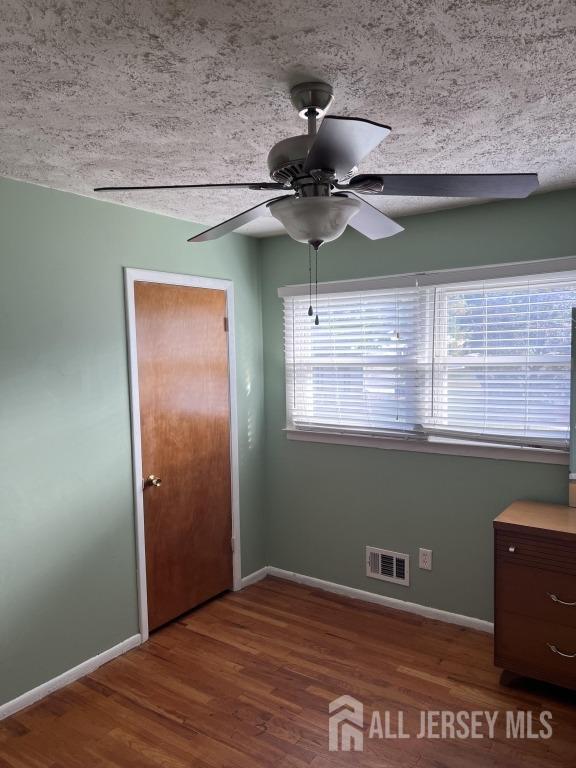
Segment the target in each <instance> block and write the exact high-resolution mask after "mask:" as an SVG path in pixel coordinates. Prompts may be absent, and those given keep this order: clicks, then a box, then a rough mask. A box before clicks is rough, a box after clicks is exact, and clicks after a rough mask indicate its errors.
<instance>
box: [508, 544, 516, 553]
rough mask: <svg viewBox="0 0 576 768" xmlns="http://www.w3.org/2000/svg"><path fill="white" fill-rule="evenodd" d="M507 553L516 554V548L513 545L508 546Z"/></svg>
mask: <svg viewBox="0 0 576 768" xmlns="http://www.w3.org/2000/svg"><path fill="white" fill-rule="evenodd" d="M508 552H512V554H514V552H516V547H515V546H514V544H510V546H509V547H508Z"/></svg>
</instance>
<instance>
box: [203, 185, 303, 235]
mask: <svg viewBox="0 0 576 768" xmlns="http://www.w3.org/2000/svg"><path fill="white" fill-rule="evenodd" d="M285 197H290V195H281V196H280V197H273V198H271V199H270V200H265V201H264V202H263V203H259V204H258V205H255V206H254V207H252V208H248V210H247V211H243V212H242V213H239V214H237V215H236V216H233V217H232V218H231V219H226V221H223V222H221V223H220V224H216V225H215V226H213V227H210V229H205V230H204V231H203V232H200V234H198V235H194V237H190V238H189V239H188V242H189V243H204V242H206V241H207V240H215V239H216V238H217V237H222V236H223V235H227V234H228V233H230V232H233V231H234V230H235V229H238V228H239V227H242V226H243V225H244V224H248V222H249V221H254V219H257V218H258V217H259V216H265V215H266V214H267V213H268V206H269V205H270V203H274V202H276V200H283V199H284V198H285Z"/></svg>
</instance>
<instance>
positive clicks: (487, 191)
mask: <svg viewBox="0 0 576 768" xmlns="http://www.w3.org/2000/svg"><path fill="white" fill-rule="evenodd" d="M348 186H349V187H350V189H353V190H354V191H355V192H358V193H359V194H361V195H416V196H420V195H422V196H431V197H480V198H482V197H484V198H492V197H517V198H520V197H528V195H529V194H530V193H531V192H534V190H535V189H538V174H537V173H461V174H458V173H414V174H408V173H400V174H388V173H371V174H360V175H358V176H355V177H354V178H353V179H351V180H350V184H349V185H348Z"/></svg>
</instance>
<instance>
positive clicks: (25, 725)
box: [0, 578, 576, 768]
mask: <svg viewBox="0 0 576 768" xmlns="http://www.w3.org/2000/svg"><path fill="white" fill-rule="evenodd" d="M491 654H492V638H491V636H489V635H486V634H483V633H480V632H476V631H473V630H468V629H463V628H461V627H456V626H454V625H449V624H443V623H441V622H436V621H432V620H429V619H423V618H421V617H418V616H415V615H411V614H407V613H400V612H397V611H393V610H388V609H384V608H381V607H378V606H374V605H371V604H368V603H362V602H359V601H356V600H349V599H347V598H343V597H338V596H335V595H331V594H328V593H325V592H320V591H318V590H314V589H309V588H307V587H303V586H300V585H296V584H292V583H288V582H284V581H280V580H277V579H272V578H268V579H266V580H265V581H263V582H260V583H258V584H256V585H254V586H252V587H249V588H248V589H245V590H243V591H242V592H237V593H230V594H227V595H225V596H224V597H221V598H219V599H217V600H214V601H213V602H211V603H208V604H206V605H204V606H203V607H201V608H199V609H197V610H196V611H194V612H192V613H190V614H188V615H187V616H186V617H184V618H183V619H181V620H180V621H178V622H176V623H174V624H171V625H169V626H167V627H165V628H164V629H162V630H160V631H158V632H157V633H155V634H154V635H153V636H152V638H151V639H150V641H149V642H148V643H146V644H145V645H144V646H142V647H141V648H138V649H136V650H134V651H131V652H130V653H128V654H126V655H125V656H122V657H120V658H118V659H116V660H114V661H112V662H110V663H109V664H107V665H106V666H104V667H101V668H100V669H99V670H97V671H96V672H94V673H93V674H91V675H88V676H87V677H85V678H83V679H82V680H80V681H78V682H76V683H74V684H73V685H70V686H68V687H67V688H65V689H63V690H61V691H59V692H57V693H55V694H52V695H51V696H49V697H48V698H46V699H44V700H43V701H42V702H40V703H38V704H36V705H34V706H32V707H30V708H29V709H27V710H24V711H22V712H19V713H18V714H17V715H15V716H13V717H12V718H9V719H7V720H5V721H3V722H2V723H0V766H2V768H6V767H9V768H100V767H102V768H136V767H137V768H158V767H159V766H160V767H161V768H190V766H197V767H198V768H220V766H226V767H230V768H259V766H262V767H264V766H266V768H268V767H270V768H339V767H340V766H355V768H356V767H362V768H364V767H366V768H388V767H390V768H391V767H392V766H403V767H405V768H416V766H417V767H418V768H442V767H446V768H491V767H500V766H502V768H515V767H516V766H518V767H520V766H523V767H524V768H548V767H550V768H560V767H561V768H574V767H575V766H576V702H575V700H574V698H573V695H572V694H571V693H569V692H567V691H562V690H561V689H554V688H552V687H547V686H544V685H538V684H536V683H523V684H522V685H521V686H519V687H517V688H513V689H507V688H503V687H501V686H500V685H499V683H498V677H499V674H498V670H496V669H494V667H493V666H492V661H491ZM343 694H350V695H352V696H355V697H356V698H358V699H360V700H361V701H362V702H363V703H364V707H365V714H366V713H368V714H367V716H365V722H366V720H368V721H369V720H370V716H371V711H372V710H373V709H377V710H378V711H379V712H380V713H381V718H382V722H383V724H384V719H385V718H384V712H385V711H386V710H388V711H390V712H391V724H392V728H393V730H395V729H396V724H397V713H398V711H399V710H402V711H403V713H404V730H405V731H406V732H407V733H409V734H410V735H411V738H409V739H391V738H388V739H377V738H368V736H367V728H366V730H365V737H364V751H363V752H362V753H360V752H348V753H344V752H329V751H328V703H329V702H330V701H331V700H332V699H334V698H336V697H337V696H340V695H343ZM421 710H454V711H459V710H465V711H467V712H469V711H471V710H485V711H489V712H493V711H495V710H498V711H500V715H499V717H498V720H497V723H496V738H495V739H494V740H489V739H487V738H483V739H474V740H473V739H467V740H459V739H447V740H437V739H417V738H416V735H417V732H418V730H419V723H420V711H421ZM507 710H509V711H519V710H521V711H525V710H526V711H527V710H532V711H533V712H534V713H535V717H536V718H537V717H538V716H539V714H540V712H541V710H550V711H552V713H553V723H552V725H553V729H554V733H553V737H552V738H551V739H549V740H528V739H525V740H508V739H506V738H505V729H504V718H505V717H506V714H505V713H506V711H507ZM483 732H484V733H487V729H486V728H485V729H483Z"/></svg>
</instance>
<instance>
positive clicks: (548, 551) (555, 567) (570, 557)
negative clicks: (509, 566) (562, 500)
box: [495, 530, 576, 577]
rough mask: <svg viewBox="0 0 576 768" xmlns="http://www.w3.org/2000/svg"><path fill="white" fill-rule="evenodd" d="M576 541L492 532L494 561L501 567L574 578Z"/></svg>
mask: <svg viewBox="0 0 576 768" xmlns="http://www.w3.org/2000/svg"><path fill="white" fill-rule="evenodd" d="M575 542H576V539H574V541H570V540H566V539H562V538H556V537H555V536H554V535H550V534H548V535H545V534H533V535H529V534H526V533H524V532H521V531H518V532H516V531H509V530H497V531H496V532H495V557H496V563H497V565H498V564H500V563H515V564H516V565H524V566H528V567H533V568H540V569H542V570H545V571H558V572H560V573H563V574H566V575H568V576H575V577H576V544H575Z"/></svg>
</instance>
